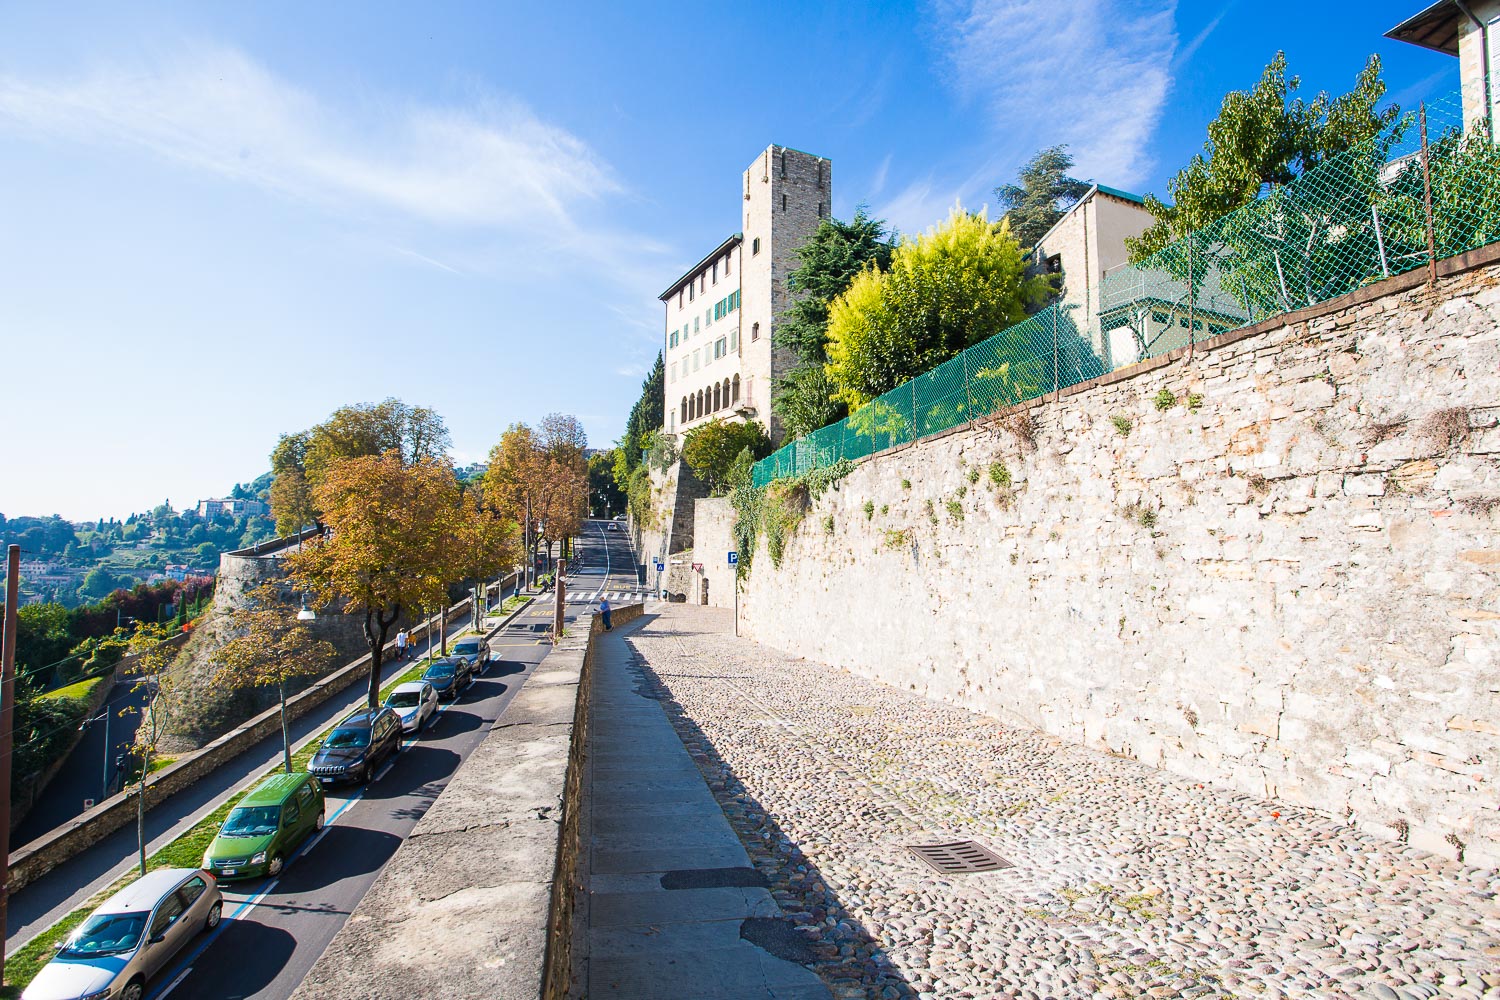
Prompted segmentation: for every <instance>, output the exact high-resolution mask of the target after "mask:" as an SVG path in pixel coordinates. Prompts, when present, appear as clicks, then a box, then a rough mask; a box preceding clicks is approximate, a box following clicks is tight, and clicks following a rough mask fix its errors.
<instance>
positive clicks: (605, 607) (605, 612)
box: [599, 597, 614, 632]
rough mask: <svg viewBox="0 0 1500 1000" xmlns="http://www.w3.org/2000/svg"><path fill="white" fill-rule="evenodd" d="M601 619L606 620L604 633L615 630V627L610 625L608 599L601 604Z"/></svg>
mask: <svg viewBox="0 0 1500 1000" xmlns="http://www.w3.org/2000/svg"><path fill="white" fill-rule="evenodd" d="M599 617H601V618H603V619H604V631H606V632H610V631H613V630H614V626H612V625H611V624H610V623H609V598H607V597H606V598H605V599H604V600H602V601H600V602H599Z"/></svg>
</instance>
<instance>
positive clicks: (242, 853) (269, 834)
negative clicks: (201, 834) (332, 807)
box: [203, 771, 325, 879]
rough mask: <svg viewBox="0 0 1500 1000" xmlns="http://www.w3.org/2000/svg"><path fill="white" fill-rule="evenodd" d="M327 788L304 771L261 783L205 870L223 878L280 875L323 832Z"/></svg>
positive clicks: (230, 821)
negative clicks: (302, 846)
mask: <svg viewBox="0 0 1500 1000" xmlns="http://www.w3.org/2000/svg"><path fill="white" fill-rule="evenodd" d="M324 818H325V817H324V813H323V789H322V788H321V787H319V785H318V779H317V778H314V777H313V776H312V775H310V774H308V773H307V772H305V771H294V772H293V773H291V774H277V775H273V776H272V777H269V778H267V779H266V780H265V781H262V782H261V783H260V784H258V785H256V786H255V788H254V789H252V790H251V791H250V794H248V795H246V796H245V797H244V798H243V799H240V802H239V805H237V806H235V807H234V808H233V809H232V810H230V812H229V816H228V817H227V818H226V819H225V820H224V824H223V825H222V826H220V827H219V832H218V834H217V835H216V836H215V837H214V840H213V843H211V844H209V845H208V850H207V851H204V852H203V867H204V868H205V869H206V870H207V871H209V872H212V873H213V874H214V876H215V877H217V878H219V879H241V878H258V877H259V876H262V875H272V876H274V875H280V874H281V869H282V868H283V867H285V865H286V861H287V858H290V857H291V856H292V853H293V852H294V851H296V850H297V847H298V845H300V844H301V843H302V842H303V841H304V840H306V839H307V838H308V837H310V836H312V835H313V834H314V833H316V832H317V831H319V830H321V829H323V821H324Z"/></svg>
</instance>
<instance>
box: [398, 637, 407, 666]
mask: <svg viewBox="0 0 1500 1000" xmlns="http://www.w3.org/2000/svg"><path fill="white" fill-rule="evenodd" d="M407 641H408V637H407V634H406V629H402V630H401V631H399V632H397V633H396V660H397V661H398V662H399V661H401V660H404V659H406V646H407Z"/></svg>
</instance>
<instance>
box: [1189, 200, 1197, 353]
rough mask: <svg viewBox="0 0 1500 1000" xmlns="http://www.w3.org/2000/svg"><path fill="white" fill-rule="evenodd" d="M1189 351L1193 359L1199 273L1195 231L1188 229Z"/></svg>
mask: <svg viewBox="0 0 1500 1000" xmlns="http://www.w3.org/2000/svg"><path fill="white" fill-rule="evenodd" d="M1187 241H1188V353H1187V359H1188V360H1189V361H1192V360H1193V345H1194V344H1196V343H1197V341H1198V337H1197V334H1196V329H1197V325H1198V275H1197V274H1196V273H1195V272H1194V270H1193V231H1192V230H1191V229H1189V230H1188V234H1187Z"/></svg>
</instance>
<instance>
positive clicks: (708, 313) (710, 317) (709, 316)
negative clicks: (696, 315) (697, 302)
mask: <svg viewBox="0 0 1500 1000" xmlns="http://www.w3.org/2000/svg"><path fill="white" fill-rule="evenodd" d="M713 321H714V311H713V310H712V309H705V310H703V325H704V326H712V325H713Z"/></svg>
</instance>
